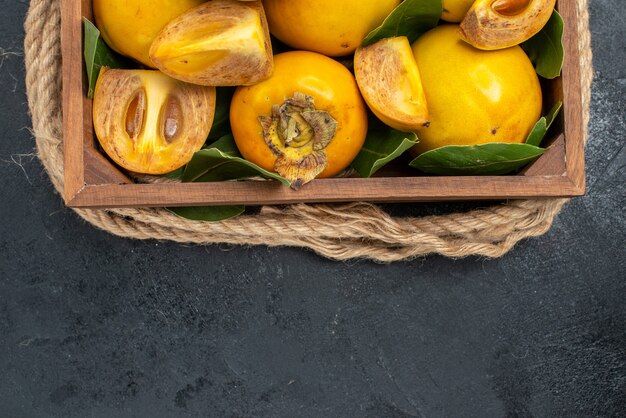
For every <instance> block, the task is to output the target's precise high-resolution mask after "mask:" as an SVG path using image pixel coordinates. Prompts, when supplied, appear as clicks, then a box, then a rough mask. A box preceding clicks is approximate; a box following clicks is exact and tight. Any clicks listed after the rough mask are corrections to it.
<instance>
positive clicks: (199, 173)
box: [183, 135, 291, 187]
mask: <svg viewBox="0 0 626 418" xmlns="http://www.w3.org/2000/svg"><path fill="white" fill-rule="evenodd" d="M236 149H237V148H236V145H235V144H234V140H233V137H232V135H227V136H225V137H223V138H221V139H219V140H218V141H217V142H215V143H214V144H213V145H211V147H209V148H205V149H203V150H200V151H198V152H196V153H195V154H194V156H193V158H192V159H191V161H190V162H189V164H187V168H186V169H185V173H184V174H183V181H184V182H211V181H228V180H240V179H246V178H250V177H258V176H261V177H264V178H267V179H273V180H278V181H279V182H280V183H282V184H283V185H284V186H286V187H289V186H290V185H291V183H290V182H289V180H287V179H286V178H284V177H282V176H280V175H278V174H276V173H272V172H270V171H267V170H264V169H262V168H261V167H259V166H258V165H256V164H253V163H251V162H250V161H246V160H244V159H243V158H241V157H239V154H238V153H237V154H235V155H233V154H234V150H236Z"/></svg>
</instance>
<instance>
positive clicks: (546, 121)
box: [526, 101, 563, 147]
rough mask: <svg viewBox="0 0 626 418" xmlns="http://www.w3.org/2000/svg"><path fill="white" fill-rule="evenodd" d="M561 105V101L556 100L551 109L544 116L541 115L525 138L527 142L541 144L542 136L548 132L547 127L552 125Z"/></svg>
mask: <svg viewBox="0 0 626 418" xmlns="http://www.w3.org/2000/svg"><path fill="white" fill-rule="evenodd" d="M562 106H563V102H560V101H559V102H557V103H556V104H555V105H554V106H553V107H552V109H550V112H548V114H547V115H546V116H543V117H542V118H541V119H539V121H537V123H536V124H535V127H534V128H533V130H532V131H531V132H530V134H529V135H528V138H527V139H526V143H527V144H530V145H535V146H537V147H538V146H539V145H541V142H542V141H543V138H544V137H545V136H546V134H547V133H548V129H550V126H552V122H554V119H556V117H557V115H558V114H559V112H560V111H561V107H562Z"/></svg>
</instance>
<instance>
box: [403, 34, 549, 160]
mask: <svg viewBox="0 0 626 418" xmlns="http://www.w3.org/2000/svg"><path fill="white" fill-rule="evenodd" d="M413 54H414V55H415V61H416V62H417V66H418V67H419V70H420V75H421V79H422V83H423V86H424V92H425V93H426V101H427V103H428V112H429V116H430V124H429V125H428V126H424V127H422V128H420V129H418V130H416V133H417V136H418V138H419V143H418V145H417V146H416V151H417V152H425V151H429V150H432V149H435V148H439V147H443V146H446V145H477V144H485V143H490V142H507V143H521V142H524V141H525V140H526V138H527V137H528V134H529V133H530V131H531V130H532V128H533V126H534V125H535V123H536V122H537V120H538V119H539V117H540V116H541V108H542V93H541V85H540V84H539V78H538V77H537V73H536V72H535V69H534V67H533V64H532V63H531V62H530V59H529V58H528V56H527V55H526V53H525V52H524V51H523V50H522V48H520V47H519V46H515V47H512V48H507V49H502V50H498V51H483V50H480V49H476V48H474V47H473V46H471V45H469V44H467V43H466V42H464V41H463V40H462V39H461V37H460V35H459V26H458V25H441V26H438V27H436V28H435V29H432V30H430V31H429V32H427V33H426V34H424V35H422V36H421V37H420V38H419V39H418V40H417V41H416V42H415V43H414V44H413Z"/></svg>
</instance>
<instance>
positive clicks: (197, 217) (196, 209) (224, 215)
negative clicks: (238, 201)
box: [165, 205, 246, 222]
mask: <svg viewBox="0 0 626 418" xmlns="http://www.w3.org/2000/svg"><path fill="white" fill-rule="evenodd" d="M165 209H167V210H168V211H170V212H172V213H173V214H175V215H178V216H180V217H181V218H185V219H190V220H192V221H207V222H218V221H223V220H225V219H230V218H234V217H236V216H239V215H241V214H242V213H243V212H244V211H245V210H246V207H245V206H242V205H233V206H189V207H177V208H165Z"/></svg>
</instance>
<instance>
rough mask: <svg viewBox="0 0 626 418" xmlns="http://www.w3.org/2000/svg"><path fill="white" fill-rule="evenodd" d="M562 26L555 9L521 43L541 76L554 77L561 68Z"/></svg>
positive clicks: (563, 55) (559, 16) (562, 55)
mask: <svg viewBox="0 0 626 418" xmlns="http://www.w3.org/2000/svg"><path fill="white" fill-rule="evenodd" d="M563 26H564V22H563V18H562V17H561V15H560V14H559V12H557V11H556V10H555V11H554V12H552V16H550V20H548V23H546V25H545V26H544V27H543V29H541V31H539V33H537V34H536V35H535V36H533V37H532V38H530V39H529V40H527V41H526V42H524V43H523V44H522V45H521V47H522V48H524V51H526V53H527V54H528V56H529V57H530V60H531V61H532V62H533V64H534V65H535V69H536V70H537V74H539V75H540V76H542V77H543V78H548V79H553V78H556V77H558V76H559V75H560V74H561V70H562V69H563V60H564V57H565V51H564V49H563Z"/></svg>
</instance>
